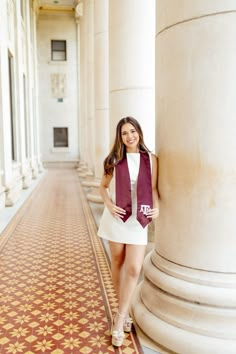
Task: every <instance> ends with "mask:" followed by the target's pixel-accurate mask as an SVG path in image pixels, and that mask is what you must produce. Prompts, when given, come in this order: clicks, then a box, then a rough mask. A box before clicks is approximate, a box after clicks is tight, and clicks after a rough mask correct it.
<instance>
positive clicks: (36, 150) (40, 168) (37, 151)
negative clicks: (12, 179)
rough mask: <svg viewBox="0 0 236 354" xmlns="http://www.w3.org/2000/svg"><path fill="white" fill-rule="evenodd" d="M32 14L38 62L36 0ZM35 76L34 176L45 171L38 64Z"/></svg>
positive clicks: (34, 46)
mask: <svg viewBox="0 0 236 354" xmlns="http://www.w3.org/2000/svg"><path fill="white" fill-rule="evenodd" d="M31 6H32V9H31V16H32V21H31V23H32V28H31V30H32V41H33V43H32V52H33V58H34V62H35V63H36V62H37V57H38V56H37V17H38V11H39V10H38V7H37V4H36V3H35V2H33V3H31ZM33 76H34V89H33V112H34V114H33V121H34V122H33V126H34V138H35V140H34V156H35V161H36V164H37V167H36V170H35V171H34V170H33V177H35V175H37V170H38V172H39V173H41V172H43V165H42V160H41V149H40V138H39V132H40V126H39V104H38V96H39V94H38V70H37V65H33Z"/></svg>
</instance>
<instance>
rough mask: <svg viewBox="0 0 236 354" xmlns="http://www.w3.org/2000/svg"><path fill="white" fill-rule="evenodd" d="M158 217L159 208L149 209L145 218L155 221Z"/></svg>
mask: <svg viewBox="0 0 236 354" xmlns="http://www.w3.org/2000/svg"><path fill="white" fill-rule="evenodd" d="M158 216H159V208H153V209H149V210H148V212H147V218H149V219H156V218H157V217H158Z"/></svg>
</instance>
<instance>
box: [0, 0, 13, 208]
mask: <svg viewBox="0 0 236 354" xmlns="http://www.w3.org/2000/svg"><path fill="white" fill-rule="evenodd" d="M6 19H7V4H6V0H4V1H3V2H2V4H1V11H0V146H1V148H0V210H1V209H3V208H4V207H5V199H6V195H5V188H4V187H3V184H4V183H3V181H4V180H5V181H6V178H9V177H11V176H8V175H7V176H6V175H5V173H4V172H5V168H6V167H7V169H8V170H9V169H10V163H9V162H10V161H11V149H10V148H8V149H6V147H9V146H11V136H10V132H11V127H10V119H9V116H10V113H9V111H10V107H9V100H6V96H7V97H8V95H6V91H7V92H9V81H8V62H7V60H8V57H7V37H8V34H7V21H6Z"/></svg>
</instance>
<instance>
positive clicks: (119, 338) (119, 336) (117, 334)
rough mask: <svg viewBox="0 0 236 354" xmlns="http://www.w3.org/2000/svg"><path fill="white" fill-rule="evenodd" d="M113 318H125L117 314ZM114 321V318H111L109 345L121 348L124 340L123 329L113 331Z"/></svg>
mask: <svg viewBox="0 0 236 354" xmlns="http://www.w3.org/2000/svg"><path fill="white" fill-rule="evenodd" d="M115 316H119V317H122V318H125V316H124V315H122V314H121V313H119V312H117V314H116V315H115ZM114 319H115V317H114V318H113V321H112V327H111V337H112V339H111V343H112V345H114V346H115V347H121V346H122V344H123V341H124V338H125V334H124V331H123V327H122V328H119V329H115V330H114V329H113V328H114Z"/></svg>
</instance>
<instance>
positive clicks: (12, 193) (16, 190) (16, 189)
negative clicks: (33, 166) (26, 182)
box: [5, 178, 23, 207]
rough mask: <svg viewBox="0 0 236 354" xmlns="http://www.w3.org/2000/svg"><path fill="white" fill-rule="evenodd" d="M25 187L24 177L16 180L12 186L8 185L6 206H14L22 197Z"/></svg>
mask: <svg viewBox="0 0 236 354" xmlns="http://www.w3.org/2000/svg"><path fill="white" fill-rule="evenodd" d="M22 189H23V182H22V178H20V179H18V180H16V181H14V183H12V184H11V185H10V186H8V187H6V192H5V193H6V197H5V198H6V202H5V206H6V207H9V206H13V205H14V204H15V203H16V202H17V201H18V200H19V198H20V195H21V191H22Z"/></svg>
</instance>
